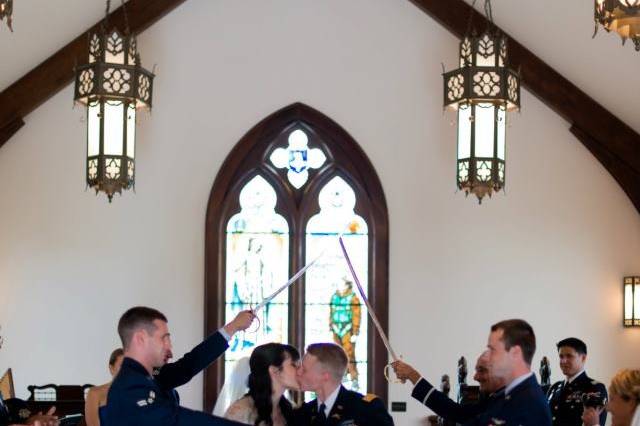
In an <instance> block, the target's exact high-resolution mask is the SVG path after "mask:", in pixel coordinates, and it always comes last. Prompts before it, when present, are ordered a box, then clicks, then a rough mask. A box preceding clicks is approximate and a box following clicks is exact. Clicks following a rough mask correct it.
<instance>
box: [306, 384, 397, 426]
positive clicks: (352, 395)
mask: <svg viewBox="0 0 640 426" xmlns="http://www.w3.org/2000/svg"><path fill="white" fill-rule="evenodd" d="M294 418H295V424H296V425H297V426H393V418H391V416H390V415H389V413H388V412H387V409H386V407H385V405H384V403H383V402H382V400H381V399H380V398H378V397H376V396H375V395H367V396H363V395H362V394H360V393H358V392H353V391H350V390H347V389H345V388H344V387H343V386H340V391H339V392H338V397H337V398H336V401H335V403H334V404H333V407H332V408H331V412H329V415H328V416H327V421H326V422H324V423H323V422H321V421H320V420H319V419H318V400H317V399H314V400H313V401H310V402H307V403H305V404H304V405H302V406H301V407H300V408H298V409H297V410H295V413H294Z"/></svg>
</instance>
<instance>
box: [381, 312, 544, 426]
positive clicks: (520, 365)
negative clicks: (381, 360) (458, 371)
mask: <svg viewBox="0 0 640 426" xmlns="http://www.w3.org/2000/svg"><path fill="white" fill-rule="evenodd" d="M535 351H536V336H535V334H534V332H533V328H532V327H531V326H530V325H529V324H528V323H527V322H526V321H523V320H520V319H511V320H505V321H500V322H499V323H497V324H494V325H492V326H491V332H490V333H489V339H488V343H487V350H486V351H485V352H484V353H483V354H482V356H481V358H482V359H483V361H486V362H487V364H488V365H489V371H490V375H491V376H492V377H493V378H495V379H496V380H501V381H502V382H503V383H504V385H505V388H504V391H501V392H499V395H496V397H495V398H492V399H490V400H489V401H488V402H487V404H486V406H485V407H483V411H482V412H481V413H479V414H478V415H477V416H476V417H475V418H474V419H472V420H470V421H467V422H465V425H477V426H480V425H483V426H486V425H487V424H506V425H520V426H551V413H550V412H549V406H548V404H547V400H546V398H545V395H544V393H543V392H542V389H541V388H540V385H539V384H538V381H537V380H536V378H535V376H534V375H533V373H532V372H531V360H532V359H533V354H534V353H535ZM397 365H399V364H398V363H397V362H396V363H394V366H397ZM398 370H399V369H398V368H397V367H396V371H398ZM398 377H399V378H401V379H402V378H404V377H403V376H402V374H399V375H398ZM433 392H435V391H434V390H432V393H433ZM428 398H429V395H428V394H427V396H426V401H427V402H429V401H428ZM443 417H445V416H443Z"/></svg>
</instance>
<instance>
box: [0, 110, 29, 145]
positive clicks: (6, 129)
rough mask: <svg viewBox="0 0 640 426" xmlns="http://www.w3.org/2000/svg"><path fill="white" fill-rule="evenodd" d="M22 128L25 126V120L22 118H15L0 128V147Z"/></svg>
mask: <svg viewBox="0 0 640 426" xmlns="http://www.w3.org/2000/svg"><path fill="white" fill-rule="evenodd" d="M22 126H24V120H23V119H22V118H20V117H14V118H13V119H9V121H7V123H6V124H5V125H4V126H2V127H0V146H2V145H3V144H4V143H5V142H6V141H8V140H9V139H10V138H11V136H13V135H14V134H15V133H16V132H17V131H18V130H20V128H21V127H22Z"/></svg>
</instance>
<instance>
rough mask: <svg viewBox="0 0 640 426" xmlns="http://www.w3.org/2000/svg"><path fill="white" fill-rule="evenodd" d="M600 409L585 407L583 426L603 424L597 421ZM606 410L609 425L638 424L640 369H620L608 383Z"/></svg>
mask: <svg viewBox="0 0 640 426" xmlns="http://www.w3.org/2000/svg"><path fill="white" fill-rule="evenodd" d="M600 411H601V409H596V408H586V409H585V410H584V413H583V415H582V421H583V422H584V426H604V424H602V423H599V420H600ZM607 411H609V412H610V413H611V426H640V370H621V371H619V372H618V373H617V374H616V375H615V376H614V377H613V379H611V384H610V385H609V402H608V403H607Z"/></svg>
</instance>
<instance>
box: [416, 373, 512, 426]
mask: <svg viewBox="0 0 640 426" xmlns="http://www.w3.org/2000/svg"><path fill="white" fill-rule="evenodd" d="M503 393H504V388H503V389H501V390H500V391H497V392H495V393H493V394H491V395H489V396H488V397H486V398H482V399H481V400H480V401H479V402H478V403H477V404H458V403H457V402H455V401H453V400H452V399H451V398H449V397H448V396H447V395H445V394H444V393H442V392H440V391H439V390H437V389H436V388H434V387H433V385H432V384H431V383H429V382H428V381H427V380H426V379H424V378H420V380H419V381H418V383H416V385H415V387H414V388H413V392H411V396H412V397H414V398H415V399H417V400H418V401H420V402H421V403H422V404H424V405H426V406H427V407H429V408H430V409H431V410H433V412H434V413H436V414H437V415H438V416H440V417H442V418H444V419H445V420H449V421H453V422H455V423H461V424H464V423H466V422H469V421H471V420H473V419H474V418H475V417H477V416H478V415H480V414H481V413H482V412H484V411H485V409H486V408H487V405H488V404H489V403H490V402H491V400H493V399H495V398H500V397H502V394H503Z"/></svg>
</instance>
